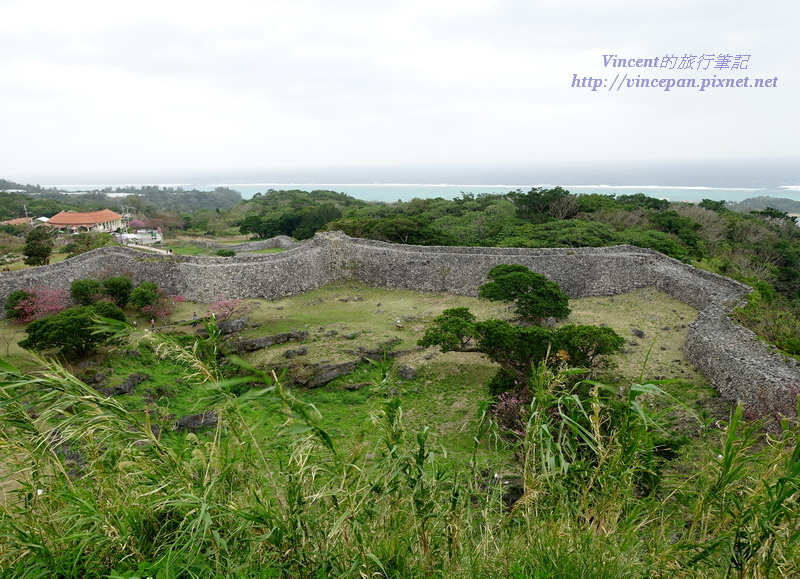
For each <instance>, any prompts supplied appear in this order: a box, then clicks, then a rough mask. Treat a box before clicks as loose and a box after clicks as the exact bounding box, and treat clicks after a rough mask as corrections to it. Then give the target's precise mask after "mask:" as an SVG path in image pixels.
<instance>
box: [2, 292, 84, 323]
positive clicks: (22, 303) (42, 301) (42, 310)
mask: <svg viewBox="0 0 800 579" xmlns="http://www.w3.org/2000/svg"><path fill="white" fill-rule="evenodd" d="M23 291H24V292H25V293H26V294H27V296H26V297H22V298H21V299H19V300H18V301H17V302H16V304H15V305H14V306H13V311H14V315H13V317H14V318H16V320H17V321H18V322H19V323H21V324H27V323H28V322H32V321H34V320H39V319H41V318H46V317H48V316H52V315H53V314H57V313H58V312H61V311H63V310H65V309H66V308H67V307H68V306H69V293H68V292H67V291H65V290H61V289H50V288H46V287H29V288H26V289H25V290H23ZM8 313H11V312H8Z"/></svg>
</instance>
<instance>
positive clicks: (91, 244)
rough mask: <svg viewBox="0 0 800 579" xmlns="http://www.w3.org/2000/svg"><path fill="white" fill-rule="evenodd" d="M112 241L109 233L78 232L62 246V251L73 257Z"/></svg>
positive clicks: (112, 238) (109, 243)
mask: <svg viewBox="0 0 800 579" xmlns="http://www.w3.org/2000/svg"><path fill="white" fill-rule="evenodd" d="M113 241H114V237H113V236H112V235H111V234H110V233H98V232H86V233H79V234H78V235H73V236H72V239H71V240H70V242H69V243H68V244H67V245H65V246H64V251H66V252H67V253H68V254H69V256H68V257H75V256H76V255H80V254H81V253H86V252H87V251H91V250H93V249H97V248H98V247H104V246H106V245H111V243H112V242H113Z"/></svg>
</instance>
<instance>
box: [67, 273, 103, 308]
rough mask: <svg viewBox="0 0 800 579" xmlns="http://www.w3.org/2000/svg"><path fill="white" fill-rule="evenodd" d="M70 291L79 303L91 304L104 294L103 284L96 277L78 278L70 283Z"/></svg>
mask: <svg viewBox="0 0 800 579" xmlns="http://www.w3.org/2000/svg"><path fill="white" fill-rule="evenodd" d="M69 293H70V295H71V296H72V299H73V300H75V302H76V303H77V304H80V305H82V306H90V305H92V304H94V303H96V302H97V301H98V300H99V299H100V298H101V297H102V296H103V285H102V284H101V283H100V282H99V281H97V280H96V279H77V280H75V281H74V282H72V285H70V287H69Z"/></svg>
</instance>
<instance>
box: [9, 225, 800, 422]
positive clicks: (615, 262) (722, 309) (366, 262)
mask: <svg viewBox="0 0 800 579" xmlns="http://www.w3.org/2000/svg"><path fill="white" fill-rule="evenodd" d="M501 263H516V264H521V265H525V266H527V267H529V268H530V269H532V270H533V271H537V272H539V273H541V274H543V275H545V276H547V277H548V278H550V279H552V280H553V281H555V282H557V283H558V284H559V285H560V286H561V288H562V289H563V290H564V291H565V292H566V293H567V294H568V295H569V296H570V297H572V298H580V297H589V296H603V295H614V294H619V293H625V292H629V291H632V290H634V289H638V288H643V287H650V286H653V287H656V288H658V289H660V290H662V291H664V292H665V293H667V294H669V295H671V296H672V297H674V298H676V299H678V300H680V301H682V302H684V303H687V304H689V305H691V306H693V307H695V308H697V309H699V310H701V313H700V315H699V316H698V318H697V320H696V321H695V322H694V323H693V324H692V326H691V328H690V332H689V336H688V338H687V341H686V345H685V347H684V350H685V354H686V357H687V358H688V359H689V360H690V361H691V362H692V363H694V364H695V365H696V366H697V367H698V368H699V369H700V370H701V371H702V372H703V374H704V375H705V376H706V377H707V378H708V380H709V382H710V383H711V384H712V385H713V386H714V387H715V388H717V390H718V391H719V392H720V394H721V395H722V396H723V397H724V398H726V399H728V400H733V401H741V402H744V403H746V404H760V405H762V406H766V407H768V408H769V407H773V408H791V407H793V397H794V396H796V392H797V390H798V387H799V385H800V369H798V367H797V364H796V362H795V361H794V360H788V361H787V360H784V358H783V357H781V356H779V355H777V354H775V353H773V352H771V351H770V350H769V349H768V348H767V347H766V346H765V345H764V344H762V343H760V342H759V341H757V340H756V339H755V337H754V335H753V334H752V333H751V332H749V331H748V330H745V329H744V328H741V327H740V326H737V325H735V324H733V323H732V322H731V321H730V320H729V319H728V317H727V314H728V313H729V312H730V311H731V309H732V308H733V307H735V306H736V305H737V304H738V303H740V301H741V300H742V298H743V297H744V296H745V295H746V294H747V293H748V291H749V288H748V287H747V286H745V285H743V284H741V283H739V282H736V281H733V280H731V279H729V278H726V277H723V276H719V275H716V274H712V273H709V272H706V271H703V270H700V269H697V268H694V267H691V266H689V265H686V264H683V263H681V262H679V261H677V260H674V259H672V258H669V257H667V256H665V255H663V254H660V253H657V252H655V251H651V250H647V249H641V248H638V247H633V246H627V245H623V246H616V247H602V248H578V249H520V248H483V247H423V246H411V245H396V244H389V243H382V242H377V241H368V240H361V239H353V238H350V237H348V236H346V235H344V234H343V233H341V232H330V233H318V234H317V235H316V236H315V237H314V239H312V240H310V241H309V242H307V243H304V244H302V245H300V246H298V247H296V248H294V249H291V250H289V251H286V252H283V253H279V254H258V255H242V254H240V255H237V256H236V257H233V258H203V257H187V256H174V255H172V256H156V255H152V254H144V253H141V252H139V251H136V250H133V249H129V248H123V247H107V248H101V249H97V250H94V251H91V252H88V253H85V254H82V255H79V256H77V257H74V258H72V259H69V260H67V261H64V262H61V263H58V264H54V265H51V266H45V267H39V268H34V269H29V270H23V271H19V272H5V273H4V274H3V275H2V276H1V277H0V299H2V300H3V301H5V298H6V296H8V294H9V293H10V292H12V291H14V290H16V289H22V288H26V287H31V286H47V287H51V288H63V289H69V286H70V284H71V283H72V282H73V281H74V280H76V279H84V278H100V277H106V276H110V275H128V276H130V277H131V278H132V279H133V280H134V282H135V283H140V282H142V281H154V282H156V283H158V285H159V286H160V287H162V288H164V289H166V290H167V291H169V292H171V293H173V294H178V295H182V296H184V297H185V298H186V299H189V300H193V301H199V302H209V301H211V300H213V299H214V298H216V297H218V296H226V297H229V298H254V297H259V298H267V299H275V298H279V297H283V296H288V295H294V294H298V293H302V292H305V291H309V290H312V289H316V288H318V287H321V286H323V285H325V284H328V283H330V282H333V281H338V280H348V279H353V280H358V281H361V282H363V283H366V284H369V285H373V286H377V287H384V288H389V289H410V290H416V291H430V292H446V293H452V294H458V295H476V294H477V289H478V287H479V286H480V285H481V284H482V283H484V282H485V281H486V272H488V271H489V269H491V268H492V267H494V266H495V265H498V264H501Z"/></svg>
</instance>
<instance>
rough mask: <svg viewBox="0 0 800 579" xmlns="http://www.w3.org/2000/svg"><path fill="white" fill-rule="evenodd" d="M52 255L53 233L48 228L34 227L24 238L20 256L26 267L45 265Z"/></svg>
mask: <svg viewBox="0 0 800 579" xmlns="http://www.w3.org/2000/svg"><path fill="white" fill-rule="evenodd" d="M52 253H53V232H52V231H51V230H50V228H49V227H46V226H44V225H40V226H39V227H34V228H33V229H31V230H30V231H29V232H28V235H26V236H25V247H24V249H23V250H22V254H23V255H24V256H25V264H26V265H47V264H49V263H50V255H51V254H52Z"/></svg>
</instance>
